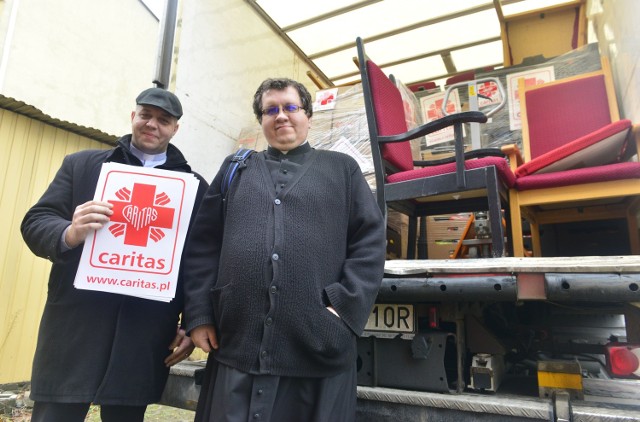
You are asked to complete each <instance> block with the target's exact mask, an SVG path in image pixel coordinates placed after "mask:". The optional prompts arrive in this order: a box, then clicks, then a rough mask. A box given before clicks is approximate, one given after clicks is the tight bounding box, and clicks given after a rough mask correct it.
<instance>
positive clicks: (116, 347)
mask: <svg viewBox="0 0 640 422" xmlns="http://www.w3.org/2000/svg"><path fill="white" fill-rule="evenodd" d="M130 140H131V136H130V135H127V136H125V137H123V138H121V139H120V141H119V143H118V146H117V147H116V148H114V149H112V150H109V151H100V150H88V151H81V152H78V153H75V154H71V155H69V156H67V157H65V159H64V162H63V164H62V166H61V167H60V169H59V170H58V173H57V174H56V176H55V178H54V180H53V181H52V182H51V184H50V185H49V187H48V189H47V190H46V192H45V193H44V194H43V195H42V197H41V198H40V200H39V201H38V202H37V203H36V204H35V205H34V206H33V207H32V208H31V209H30V210H29V211H28V212H27V214H26V215H25V217H24V220H23V221H22V226H21V230H22V235H23V237H24V240H25V242H26V243H27V245H28V246H29V248H30V249H31V250H32V251H33V252H34V253H35V254H36V255H38V256H41V257H44V258H48V259H50V260H51V261H52V262H53V266H52V269H51V274H50V277H49V284H48V293H47V302H46V304H45V307H44V313H43V315H42V320H41V323H40V330H39V333H38V344H37V348H36V353H35V357H34V362H33V372H32V379H31V398H32V399H33V400H36V401H50V402H66V403H89V402H93V403H96V404H118V405H131V406H139V405H146V404H149V403H153V402H156V401H158V400H159V399H160V396H161V395H162V391H163V389H164V385H165V383H166V380H167V376H168V373H169V370H168V368H166V366H165V364H164V362H163V361H164V359H165V358H166V357H167V356H168V355H169V354H170V353H171V352H170V350H169V344H170V343H171V341H172V340H173V338H174V337H175V335H176V328H177V326H178V320H179V315H180V312H181V311H182V306H183V297H182V294H181V288H180V283H181V276H180V277H179V281H178V283H179V284H178V288H177V289H176V297H175V299H174V300H172V301H171V302H169V303H165V302H160V301H154V300H147V299H141V298H136V297H131V296H125V295H118V294H112V293H104V292H96V291H89V290H80V289H76V288H74V287H73V282H74V278H75V274H76V271H77V268H78V264H79V261H80V256H81V254H82V245H80V246H78V247H76V248H74V249H72V250H70V251H66V252H61V249H60V242H61V237H62V233H63V231H64V230H65V228H66V227H67V226H69V224H70V221H71V218H72V215H73V212H74V210H75V208H76V206H78V205H80V204H82V203H84V202H86V201H89V200H91V199H93V196H94V193H95V189H96V185H97V181H98V176H99V174H100V169H101V165H102V164H103V163H105V162H117V163H123V164H130V165H136V166H140V165H141V163H140V161H139V160H138V159H137V158H136V157H134V156H133V155H132V154H131V153H130V152H129V144H130ZM158 168H162V169H166V170H174V171H179V172H187V173H192V171H191V168H190V167H189V165H188V164H187V161H186V160H185V158H184V156H183V155H182V153H181V152H180V151H179V150H178V149H177V148H176V147H174V146H173V145H171V144H169V148H168V150H167V162H166V163H165V164H163V165H162V166H159V167H158ZM195 175H196V176H197V177H198V179H199V180H200V185H199V188H198V194H197V199H196V205H195V207H194V215H195V210H197V209H198V204H199V202H200V200H201V199H202V196H203V194H204V192H205V191H206V189H207V186H208V184H207V183H206V182H205V181H204V180H203V179H202V177H200V176H199V175H197V174H195Z"/></svg>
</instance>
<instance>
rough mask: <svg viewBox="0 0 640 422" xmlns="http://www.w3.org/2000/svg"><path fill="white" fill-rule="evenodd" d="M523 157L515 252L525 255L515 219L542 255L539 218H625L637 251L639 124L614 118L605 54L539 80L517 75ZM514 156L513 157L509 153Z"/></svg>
mask: <svg viewBox="0 0 640 422" xmlns="http://www.w3.org/2000/svg"><path fill="white" fill-rule="evenodd" d="M518 90H519V95H520V115H521V118H522V138H523V148H524V155H525V157H524V163H523V164H522V165H520V166H519V167H518V168H517V169H515V174H516V183H515V189H512V190H511V192H510V205H511V206H510V209H511V218H512V221H511V228H512V236H513V242H514V243H513V248H514V256H524V248H523V241H522V225H521V221H522V220H521V218H522V216H524V217H525V218H526V219H527V220H528V221H529V223H530V225H531V235H532V240H533V242H532V243H533V252H534V255H535V256H540V255H541V254H542V251H541V245H540V237H539V236H540V235H539V225H540V224H550V223H561V222H572V221H589V220H598V219H611V218H625V219H627V222H628V227H629V236H630V238H629V239H630V245H631V251H632V253H633V254H639V253H640V241H639V240H638V231H637V224H636V216H635V213H636V210H637V207H638V202H639V200H640V163H638V162H631V161H628V158H629V157H630V156H631V155H633V154H634V153H635V152H636V151H637V143H638V137H637V136H634V134H635V135H637V133H638V131H637V130H633V128H632V124H631V122H630V121H629V120H620V119H619V114H618V106H617V102H616V98H615V92H614V88H613V81H612V79H611V71H610V68H609V64H608V61H606V60H603V61H602V69H601V70H600V71H596V72H591V73H587V74H583V75H578V76H575V77H571V78H566V79H562V80H558V81H554V82H549V83H546V84H542V85H537V86H525V83H524V80H522V79H521V80H520V81H519V86H518ZM512 162H515V160H512Z"/></svg>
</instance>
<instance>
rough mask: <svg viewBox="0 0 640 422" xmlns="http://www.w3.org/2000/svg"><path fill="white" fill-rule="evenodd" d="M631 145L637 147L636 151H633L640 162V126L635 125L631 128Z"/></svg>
mask: <svg viewBox="0 0 640 422" xmlns="http://www.w3.org/2000/svg"><path fill="white" fill-rule="evenodd" d="M631 136H632V138H631V143H632V144H633V145H634V146H635V147H636V150H635V151H633V153H632V154H631V155H633V154H637V155H638V161H640V125H633V126H632V127H631Z"/></svg>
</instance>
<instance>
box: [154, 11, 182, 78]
mask: <svg viewBox="0 0 640 422" xmlns="http://www.w3.org/2000/svg"><path fill="white" fill-rule="evenodd" d="M177 15H178V0H166V4H165V9H164V13H163V14H162V19H160V31H159V32H160V36H159V41H158V56H157V61H156V72H155V76H154V78H153V83H154V84H155V85H156V86H157V87H158V88H164V89H167V87H168V86H169V81H170V80H171V62H172V60H173V41H174V38H175V33H176V20H177Z"/></svg>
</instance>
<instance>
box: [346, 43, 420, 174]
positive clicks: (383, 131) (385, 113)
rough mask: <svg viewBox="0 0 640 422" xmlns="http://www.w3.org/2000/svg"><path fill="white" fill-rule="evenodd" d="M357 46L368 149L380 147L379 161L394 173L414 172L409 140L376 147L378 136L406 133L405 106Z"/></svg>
mask: <svg viewBox="0 0 640 422" xmlns="http://www.w3.org/2000/svg"><path fill="white" fill-rule="evenodd" d="M357 46H358V57H359V66H360V74H361V76H362V85H363V90H362V91H363V94H364V101H365V109H366V112H367V120H368V121H369V136H370V138H371V148H372V149H374V148H379V149H380V153H381V155H382V158H383V159H384V160H385V161H386V162H387V163H388V164H389V165H390V166H391V168H395V171H407V170H413V156H412V153H411V143H410V142H409V141H406V142H396V143H393V144H386V145H379V144H378V141H377V139H378V137H380V136H390V135H398V134H400V133H404V132H406V131H407V122H406V120H405V115H404V104H403V102H402V95H401V94H400V91H399V90H398V88H397V87H396V86H395V85H394V83H393V82H391V80H390V79H389V78H388V77H387V76H386V75H385V74H384V72H382V70H381V69H380V68H379V67H378V66H377V65H376V64H375V63H374V62H373V61H371V60H370V59H369V58H368V57H367V56H366V54H364V46H363V44H362V41H361V40H360V39H359V40H358V42H357ZM360 56H362V57H360Z"/></svg>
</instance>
